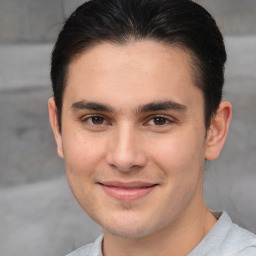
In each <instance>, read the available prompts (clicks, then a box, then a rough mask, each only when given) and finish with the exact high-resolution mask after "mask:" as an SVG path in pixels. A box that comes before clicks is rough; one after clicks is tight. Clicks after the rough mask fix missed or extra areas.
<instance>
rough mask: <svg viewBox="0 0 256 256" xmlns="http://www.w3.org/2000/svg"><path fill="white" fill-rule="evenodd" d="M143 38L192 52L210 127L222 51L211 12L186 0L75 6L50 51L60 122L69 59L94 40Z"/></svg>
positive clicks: (97, 1) (117, 0)
mask: <svg viewBox="0 0 256 256" xmlns="http://www.w3.org/2000/svg"><path fill="white" fill-rule="evenodd" d="M145 39H149V40H155V41H157V42H161V43H164V44H167V45H174V46H175V45H176V46H178V47H182V48H183V49H185V50H186V51H188V52H189V53H190V54H191V57H192V60H193V63H192V73H193V76H194V78H195V85H196V86H197V87H198V88H200V89H201V90H202V92H203V96H204V110H205V126H206V128H208V127H209V125H210V122H211V118H212V117H213V116H214V115H215V113H216V111H217V109H218V106H219V104H220V101H221V99H222V90H223V84H224V64H225V62H226V51H225V46H224V42H223V37H222V35H221V33H220V31H219V29H218V27H217V25H216V22H215V20H214V19H213V17H212V16H211V15H210V14H209V13H208V12H207V11H206V10H205V9H204V8H203V7H201V6H200V5H198V4H197V3H195V2H193V1H191V0H90V1H88V2H85V3H84V4H83V5H81V6H80V7H78V8H77V9H76V10H75V11H74V12H73V13H72V15H71V16H70V17H69V18H68V20H67V21H66V22H65V24H64V26H63V28H62V30H61V31H60V34H59V36H58V39H57V42H56V44H55V47H54V49H53V52H52V62H51V80H52V87H53V93H54V98H55V102H56V108H57V114H58V121H59V125H60V127H61V112H62V101H63V92H64V90H65V85H66V80H67V75H68V65H69V63H70V62H71V61H72V60H73V59H74V58H75V57H76V56H77V55H79V54H81V53H82V52H83V51H85V50H86V49H88V48H89V47H91V46H93V45H95V44H99V43H102V42H111V43H117V44H125V43H127V42H129V41H131V40H145Z"/></svg>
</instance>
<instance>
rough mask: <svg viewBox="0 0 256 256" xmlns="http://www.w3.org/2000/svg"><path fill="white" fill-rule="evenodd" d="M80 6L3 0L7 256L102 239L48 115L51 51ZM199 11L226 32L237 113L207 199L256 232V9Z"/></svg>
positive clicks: (54, 0) (2, 228) (220, 5)
mask: <svg viewBox="0 0 256 256" xmlns="http://www.w3.org/2000/svg"><path fill="white" fill-rule="evenodd" d="M81 2H83V1H78V0H76V1H75V0H51V1H50V0H0V248H1V249H0V256H6V255H8V256H16V255H17V256H18V255H26V256H30V255H31V256H32V255H37V256H43V255H65V254H66V253H68V252H70V251H72V250H73V249H74V248H77V247H79V246H81V245H83V244H85V243H87V242H89V241H92V240H93V239H94V238H95V237H96V236H97V235H98V234H99V233H100V228H99V227H98V226H97V225H96V224H94V223H93V222H92V221H91V220H90V219H89V218H88V217H87V216H86V215H85V214H84V212H83V211H82V210H81V209H80V208H79V206H78V205H77V203H76V202H75V200H74V199H73V197H72V195H71V192H70V191H69V188H68V184H67V182H66V178H65V171H64V166H63V163H62V161H61V160H60V159H58V157H57V154H56V150H55V143H54V139H53V135H52V132H51V130H50V126H49V124H48V113H47V100H48V98H49V97H50V96H51V88H50V81H49V63H50V53H51V49H52V47H53V42H54V40H55V39H56V36H57V32H58V30H59V29H60V27H61V25H62V23H63V21H64V20H65V18H67V17H68V15H69V14H70V13H71V11H72V10H74V8H75V7H76V6H77V5H78V4H80V3H81ZM198 2H199V3H202V4H203V5H204V6H206V7H207V8H208V9H209V10H210V11H211V12H212V13H213V14H214V16H215V17H216V19H217V22H218V24H219V26H220V28H221V30H222V31H223V32H224V35H225V41H226V46H227V52H228V63H227V72H226V85H225V98H226V99H228V100H230V101H231V103H232V104H233V107H234V114H233V121H232V124H231V129H230V134H229V137H228V140H227V143H226V144H225V147H224V149H223V152H222V155H221V157H220V159H219V160H217V161H214V162H211V163H210V164H209V165H208V167H207V170H206V178H205V198H206V201H207V202H208V205H209V206H210V207H212V208H215V209H225V210H227V211H228V212H229V213H230V215H231V216H232V218H233V220H234V221H236V222H238V223H239V224H240V225H242V226H244V227H246V228H248V229H249V230H252V231H253V232H256V217H255V216H256V203H255V194H256V186H255V182H256V171H255V166H256V129H255V127H256V114H255V109H256V101H255V99H256V73H255V70H256V51H255V46H256V26H255V24H256V1H254V0H244V1H240V0H215V1H211V0H200V1H198Z"/></svg>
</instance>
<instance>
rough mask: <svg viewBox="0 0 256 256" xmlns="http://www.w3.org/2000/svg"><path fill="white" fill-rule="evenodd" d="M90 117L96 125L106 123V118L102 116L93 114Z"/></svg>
mask: <svg viewBox="0 0 256 256" xmlns="http://www.w3.org/2000/svg"><path fill="white" fill-rule="evenodd" d="M89 119H91V123H93V124H95V125H101V124H104V122H105V119H104V118H103V117H101V116H92V117H90V118H89Z"/></svg>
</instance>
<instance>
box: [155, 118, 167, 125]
mask: <svg viewBox="0 0 256 256" xmlns="http://www.w3.org/2000/svg"><path fill="white" fill-rule="evenodd" d="M153 122H154V125H165V124H166V122H167V120H166V118H164V117H161V116H157V117H154V118H153Z"/></svg>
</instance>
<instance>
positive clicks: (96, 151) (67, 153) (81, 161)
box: [63, 131, 104, 176]
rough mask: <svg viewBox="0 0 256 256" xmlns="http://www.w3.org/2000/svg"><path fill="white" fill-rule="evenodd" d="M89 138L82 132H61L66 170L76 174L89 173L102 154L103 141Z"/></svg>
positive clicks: (99, 160) (98, 162)
mask: <svg viewBox="0 0 256 256" xmlns="http://www.w3.org/2000/svg"><path fill="white" fill-rule="evenodd" d="M99 140H100V138H90V137H89V136H86V134H85V133H84V132H80V131H79V132H73V133H72V134H68V133H66V134H65V133H64V134H63V150H64V159H65V165H66V169H67V172H70V173H72V174H75V175H78V176H84V175H89V174H91V173H92V172H93V171H94V170H95V168H96V167H97V165H98V164H100V162H101V159H102V158H103V156H104V141H102V140H101V141H99Z"/></svg>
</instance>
